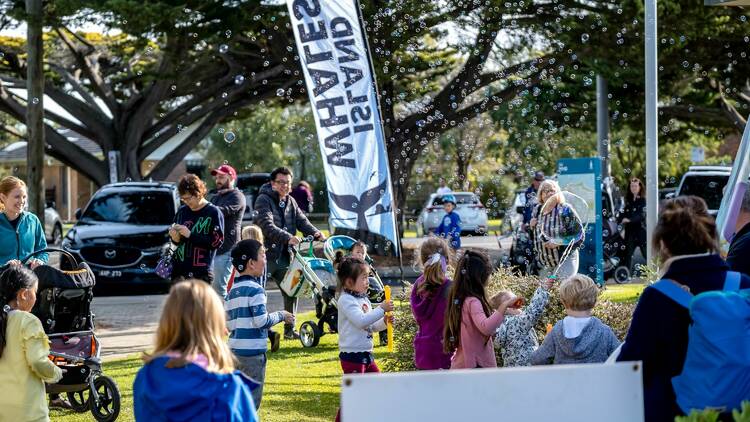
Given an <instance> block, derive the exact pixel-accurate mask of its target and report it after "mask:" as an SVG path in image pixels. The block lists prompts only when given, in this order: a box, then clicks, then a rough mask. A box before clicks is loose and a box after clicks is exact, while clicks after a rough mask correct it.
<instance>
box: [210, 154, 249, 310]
mask: <svg viewBox="0 0 750 422" xmlns="http://www.w3.org/2000/svg"><path fill="white" fill-rule="evenodd" d="M211 176H213V177H214V181H215V182H216V194H215V195H214V196H213V197H212V198H211V203H212V204H214V205H215V206H216V207H217V208H219V210H220V211H221V213H222V214H224V244H222V245H221V248H219V250H218V251H216V258H214V281H213V287H214V289H215V290H216V292H217V293H218V294H219V295H220V296H221V297H222V298H224V297H226V295H227V283H228V282H229V277H230V276H231V275H232V258H231V256H230V252H231V250H232V248H233V247H234V245H235V244H236V243H237V242H238V241H239V240H240V233H241V232H242V217H243V216H244V215H245V195H243V194H242V192H240V190H239V189H237V188H235V187H234V183H235V181H236V180H237V172H236V171H235V170H234V168H232V166H230V165H227V164H224V165H221V166H219V167H218V168H216V169H213V170H211Z"/></svg>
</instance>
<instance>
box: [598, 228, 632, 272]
mask: <svg viewBox="0 0 750 422" xmlns="http://www.w3.org/2000/svg"><path fill="white" fill-rule="evenodd" d="M602 237H603V240H604V242H603V246H604V247H603V253H604V279H605V280H607V279H609V278H610V277H612V278H613V279H614V280H615V282H616V283H617V284H623V283H627V282H628V281H629V280H630V268H628V267H627V266H625V265H622V263H624V262H625V261H626V260H625V258H626V257H625V238H623V236H622V234H621V233H620V230H619V227H618V226H617V221H616V220H615V219H614V218H607V219H605V220H604V227H603V230H602Z"/></svg>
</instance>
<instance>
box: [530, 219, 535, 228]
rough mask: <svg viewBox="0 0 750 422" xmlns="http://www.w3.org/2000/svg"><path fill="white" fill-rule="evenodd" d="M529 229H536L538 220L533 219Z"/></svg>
mask: <svg viewBox="0 0 750 422" xmlns="http://www.w3.org/2000/svg"><path fill="white" fill-rule="evenodd" d="M529 227H531V228H532V229H533V228H534V227H536V218H532V219H531V221H529Z"/></svg>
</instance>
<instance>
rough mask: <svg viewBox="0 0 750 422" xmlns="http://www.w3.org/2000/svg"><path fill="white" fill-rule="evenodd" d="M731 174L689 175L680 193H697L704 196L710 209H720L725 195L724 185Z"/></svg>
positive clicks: (698, 195)
mask: <svg viewBox="0 0 750 422" xmlns="http://www.w3.org/2000/svg"><path fill="white" fill-rule="evenodd" d="M728 180H729V176H724V175H715V176H708V175H703V176H688V177H686V178H685V180H684V181H683V182H682V187H681V188H680V195H695V196H697V197H700V198H703V200H704V201H706V205H708V209H710V210H718V209H719V207H720V206H721V199H722V197H723V196H724V186H726V184H727V181H728Z"/></svg>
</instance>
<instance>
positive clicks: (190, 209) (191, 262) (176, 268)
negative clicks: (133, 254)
mask: <svg viewBox="0 0 750 422" xmlns="http://www.w3.org/2000/svg"><path fill="white" fill-rule="evenodd" d="M177 191H178V192H179V194H180V200H181V201H182V203H183V205H182V206H181V207H180V208H179V209H178V210H177V214H176V215H175V217H174V224H172V227H171V228H170V229H169V236H170V237H171V238H172V241H173V242H174V243H175V244H176V245H177V248H176V249H175V251H174V254H173V259H172V262H173V267H172V280H173V281H178V280H181V279H186V278H197V279H200V280H204V281H206V282H207V283H211V282H212V281H213V277H214V275H213V266H214V256H216V250H217V249H219V247H220V246H221V245H222V243H223V242H224V216H223V214H222V213H221V211H220V210H219V209H218V208H217V207H216V206H214V205H213V204H211V203H210V202H208V201H207V200H206V199H205V196H206V185H205V184H204V183H203V181H202V180H201V179H200V178H198V176H196V175H194V174H186V175H184V176H182V177H181V178H180V181H179V184H178V185H177Z"/></svg>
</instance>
